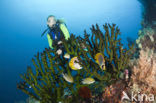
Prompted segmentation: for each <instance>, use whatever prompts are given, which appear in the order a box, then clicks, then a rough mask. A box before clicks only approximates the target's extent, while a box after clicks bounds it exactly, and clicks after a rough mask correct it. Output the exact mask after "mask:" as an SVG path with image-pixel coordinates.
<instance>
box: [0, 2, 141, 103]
mask: <svg viewBox="0 0 156 103" xmlns="http://www.w3.org/2000/svg"><path fill="white" fill-rule="evenodd" d="M50 14H52V15H55V16H56V17H57V18H62V19H64V20H65V22H66V24H67V27H68V29H69V32H70V33H74V34H75V35H81V36H83V34H84V29H86V30H87V32H90V29H89V28H90V27H91V25H92V24H96V23H98V24H99V25H102V24H105V23H115V24H117V26H119V28H120V30H121V34H122V35H121V37H122V42H124V43H125V42H126V38H127V37H130V38H133V39H134V40H135V39H136V38H137V37H138V35H137V34H138V30H139V29H140V28H141V20H142V7H141V4H140V3H139V2H138V1H137V0H109V1H108V0H0V103H14V102H15V101H20V100H25V99H26V98H27V96H26V95H25V94H24V93H22V92H21V91H19V90H17V89H16V88H17V87H16V83H17V82H18V81H19V80H20V78H19V75H20V74H22V73H24V72H25V71H26V68H27V65H30V64H31V58H32V57H33V56H34V54H36V52H38V51H39V52H41V51H42V50H43V49H44V48H45V47H48V42H47V38H46V36H44V37H42V38H41V34H42V32H43V31H44V30H45V29H46V28H47V26H46V19H47V17H48V16H49V15H50Z"/></svg>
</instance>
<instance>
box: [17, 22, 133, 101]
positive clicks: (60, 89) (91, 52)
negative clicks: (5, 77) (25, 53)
mask: <svg viewBox="0 0 156 103" xmlns="http://www.w3.org/2000/svg"><path fill="white" fill-rule="evenodd" d="M103 27H104V30H105V32H104V33H102V31H101V30H100V29H99V26H98V25H96V27H95V26H92V28H91V31H92V34H91V38H90V36H89V35H88V34H87V33H86V32H85V34H84V38H81V37H75V36H74V35H73V34H72V35H71V37H70V38H69V39H68V40H65V39H63V41H62V44H63V45H62V49H63V52H60V53H58V49H57V48H58V47H57V45H56V46H54V49H53V50H51V49H45V51H44V52H43V53H41V54H39V53H38V54H37V55H36V56H35V58H34V59H32V62H33V65H34V66H33V67H34V68H32V67H28V68H27V72H26V73H25V74H24V75H22V76H21V78H22V81H21V82H20V83H18V85H17V87H18V88H19V89H21V90H22V91H23V92H25V93H26V94H28V95H29V96H30V97H32V98H34V99H36V100H38V101H40V102H41V103H58V102H65V103H73V102H74V103H76V102H77V103H79V102H80V101H81V100H79V97H80V96H82V93H81V92H82V91H81V89H82V88H81V87H86V88H88V93H86V95H85V94H84V95H83V97H86V96H91V95H90V94H91V91H90V90H92V89H89V88H90V87H91V85H93V86H95V87H94V89H95V88H99V87H105V86H109V85H111V84H112V83H114V82H115V81H116V80H118V79H119V74H120V73H121V72H123V70H124V69H125V68H126V67H127V64H128V62H129V60H130V57H131V55H132V54H131V51H132V49H133V46H129V47H127V48H123V44H122V43H121V39H119V38H118V35H119V34H120V30H119V29H118V27H116V26H115V24H113V25H109V24H105V25H104V26H103ZM64 54H65V55H64ZM66 57H67V58H66ZM70 58H71V59H70ZM73 72H75V74H74V73H73ZM94 84H95V85H94ZM80 88H81V89H80ZM66 90H68V93H67V92H65V91H66ZM80 91H81V92H80ZM92 91H93V90H92ZM65 94H70V95H69V96H68V97H71V98H68V99H66V96H65Z"/></svg>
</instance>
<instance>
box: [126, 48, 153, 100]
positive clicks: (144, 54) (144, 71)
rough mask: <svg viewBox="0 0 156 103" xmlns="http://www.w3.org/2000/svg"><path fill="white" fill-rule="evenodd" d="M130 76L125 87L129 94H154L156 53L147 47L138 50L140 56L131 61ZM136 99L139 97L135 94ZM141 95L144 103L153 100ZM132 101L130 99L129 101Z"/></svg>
mask: <svg viewBox="0 0 156 103" xmlns="http://www.w3.org/2000/svg"><path fill="white" fill-rule="evenodd" d="M131 63H132V64H131V68H132V76H131V81H130V82H129V84H128V87H127V88H126V89H125V91H126V93H128V95H129V96H130V95H131V94H132V92H133V93H134V94H138V93H139V94H146V95H149V94H152V95H154V96H155V95H156V54H155V53H154V52H153V50H150V49H149V48H147V49H146V50H143V49H142V50H140V56H139V58H138V59H137V60H134V61H133V62H131ZM136 97H137V100H139V98H140V97H138V96H136ZM146 98H147V97H144V98H143V97H142V99H140V101H142V102H145V103H153V102H154V101H148V100H146ZM129 102H132V101H129Z"/></svg>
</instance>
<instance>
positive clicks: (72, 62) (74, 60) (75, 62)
mask: <svg viewBox="0 0 156 103" xmlns="http://www.w3.org/2000/svg"><path fill="white" fill-rule="evenodd" d="M78 62H79V60H78V58H77V57H73V58H72V59H71V60H70V62H69V66H70V68H71V69H73V70H79V69H82V67H81V65H80V64H79V63H78Z"/></svg>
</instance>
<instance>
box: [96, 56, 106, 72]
mask: <svg viewBox="0 0 156 103" xmlns="http://www.w3.org/2000/svg"><path fill="white" fill-rule="evenodd" d="M95 61H96V63H97V64H98V65H99V66H100V68H101V69H102V70H106V67H105V59H104V56H103V54H102V53H97V54H96V55H95Z"/></svg>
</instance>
